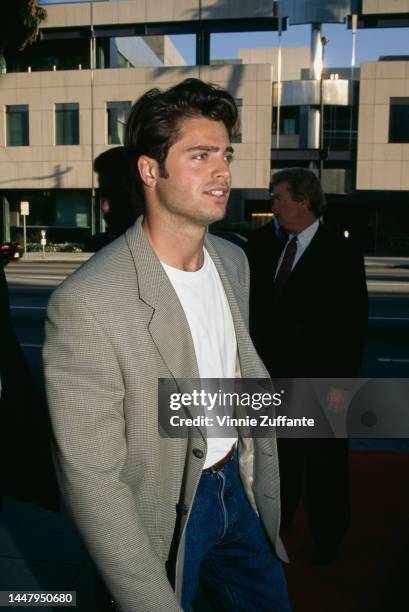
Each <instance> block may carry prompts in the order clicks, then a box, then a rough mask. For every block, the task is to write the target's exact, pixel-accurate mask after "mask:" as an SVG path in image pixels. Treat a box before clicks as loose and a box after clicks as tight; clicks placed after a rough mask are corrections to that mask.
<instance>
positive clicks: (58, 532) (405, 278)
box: [0, 259, 409, 612]
mask: <svg viewBox="0 0 409 612" xmlns="http://www.w3.org/2000/svg"><path fill="white" fill-rule="evenodd" d="M78 265H79V264H78V263H76V262H72V261H67V262H56V261H54V262H52V261H50V262H47V261H46V262H43V261H27V260H26V261H25V260H24V259H23V260H22V261H20V262H15V263H14V262H13V263H11V264H9V265H8V266H7V267H6V275H7V279H8V283H9V294H10V304H11V309H12V317H13V321H14V325H15V329H16V333H17V335H18V338H19V340H20V343H21V345H22V347H23V349H24V352H25V354H26V356H27V359H28V361H29V363H30V365H31V367H32V369H33V371H34V372H35V374H36V376H37V378H38V379H39V380H40V381H41V380H42V365H41V347H42V343H43V340H44V322H45V317H46V307H47V302H48V300H49V297H50V294H51V292H52V291H53V290H54V288H55V287H56V286H58V284H59V283H60V282H61V281H62V280H63V279H64V278H65V277H66V276H67V275H68V274H70V273H72V272H73V271H74V270H75V269H76V268H77V267H78ZM367 273H368V286H369V291H370V321H369V333H368V340H367V345H366V351H365V362H364V368H363V375H364V376H365V377H407V376H408V374H409V349H408V347H409V270H407V269H404V268H388V267H386V266H385V267H382V268H380V267H378V268H375V267H370V268H368V270H367ZM352 442H353V443H354V444H355V448H361V449H365V447H366V445H368V448H369V449H370V450H372V448H373V446H372V442H371V440H360V441H359V440H355V441H352ZM374 442H376V441H374ZM377 444H378V445H379V448H378V447H377V448H378V450H382V448H383V446H382V445H384V447H385V449H386V450H388V451H389V450H395V451H396V450H402V451H403V452H406V451H407V441H406V440H395V441H393V440H379V441H377ZM352 448H354V446H353V447H352ZM356 495H357V493H356ZM399 503H400V502H399ZM0 550H1V551H2V552H1V554H0V590H1V589H3V590H5V589H8V590H9V589H15V590H17V589H25V590H37V591H39V590H50V589H51V590H60V591H61V590H67V591H76V593H77V610H78V612H98V611H96V609H95V602H94V587H93V570H92V565H91V563H90V561H89V559H88V556H87V553H86V552H85V550H84V547H83V546H82V544H81V542H80V540H79V538H78V537H77V536H76V534H75V531H74V528H73V526H72V524H71V522H70V521H69V520H68V519H67V518H66V515H65V513H64V512H62V513H60V514H57V515H56V514H53V513H51V512H49V511H47V510H42V509H40V508H38V507H36V506H34V505H32V504H22V503H19V502H16V501H14V500H11V499H6V502H5V504H4V511H3V516H2V521H1V522H0ZM296 556H297V555H296ZM297 576H298V575H297ZM298 581H299V578H298V577H297V578H296V581H295V584H296V585H297V584H298ZM38 609H39V610H46V608H38ZM47 609H48V610H49V609H50V608H47ZM208 610H209V608H208V607H206V604H203V607H202V608H201V611H202V612H208Z"/></svg>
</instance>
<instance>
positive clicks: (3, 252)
mask: <svg viewBox="0 0 409 612" xmlns="http://www.w3.org/2000/svg"><path fill="white" fill-rule="evenodd" d="M23 255H24V249H23V247H22V246H21V244H19V243H18V242H15V241H13V242H5V243H4V244H2V245H1V246H0V262H1V263H2V264H3V266H7V264H8V263H9V261H11V260H12V259H21V258H22V257H23Z"/></svg>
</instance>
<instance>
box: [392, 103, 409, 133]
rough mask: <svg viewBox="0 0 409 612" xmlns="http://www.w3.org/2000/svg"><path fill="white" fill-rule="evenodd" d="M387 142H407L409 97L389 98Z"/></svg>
mask: <svg viewBox="0 0 409 612" xmlns="http://www.w3.org/2000/svg"><path fill="white" fill-rule="evenodd" d="M389 142H409V98H391V99H390V106H389Z"/></svg>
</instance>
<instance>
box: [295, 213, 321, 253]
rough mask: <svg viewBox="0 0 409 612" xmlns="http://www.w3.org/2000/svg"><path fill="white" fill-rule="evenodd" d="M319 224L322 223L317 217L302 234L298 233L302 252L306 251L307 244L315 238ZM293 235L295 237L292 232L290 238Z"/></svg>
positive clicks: (299, 246)
mask: <svg viewBox="0 0 409 612" xmlns="http://www.w3.org/2000/svg"><path fill="white" fill-rule="evenodd" d="M319 225H320V222H319V220H318V219H316V220H315V221H314V223H311V225H309V226H308V227H307V228H306V229H305V230H303V231H302V232H301V233H300V234H298V236H297V242H298V248H299V249H300V250H301V252H304V251H305V249H306V248H307V246H308V245H309V244H310V242H311V240H312V239H313V238H314V236H315V234H316V232H317V230H318V228H319ZM292 237H293V234H290V235H289V240H291V238H292Z"/></svg>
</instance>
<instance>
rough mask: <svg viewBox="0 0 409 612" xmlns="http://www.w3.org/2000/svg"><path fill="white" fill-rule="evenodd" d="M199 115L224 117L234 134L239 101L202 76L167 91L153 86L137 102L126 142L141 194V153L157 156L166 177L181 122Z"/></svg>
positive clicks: (218, 118)
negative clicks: (171, 151) (167, 161)
mask: <svg viewBox="0 0 409 612" xmlns="http://www.w3.org/2000/svg"><path fill="white" fill-rule="evenodd" d="M196 117H206V118H208V119H212V120H213V121H221V122H222V123H224V125H225V126H226V130H227V132H228V134H229V136H230V137H231V134H232V130H233V128H234V126H235V125H236V123H237V120H238V111H237V106H236V102H235V100H234V98H233V96H231V95H230V94H229V92H228V91H226V90H225V89H222V88H221V87H217V86H216V85H211V84H210V83H204V82H203V81H201V80H200V79H185V80H184V81H182V82H181V83H179V84H178V85H175V86H173V87H170V88H169V89H166V90H165V91H161V90H160V89H156V88H155V89H150V90H149V91H147V92H146V93H145V94H144V95H143V96H142V97H141V98H139V100H137V101H136V102H135V104H134V105H133V107H132V110H131V112H130V114H129V117H128V121H127V124H126V133H125V146H126V148H127V150H128V153H129V156H130V158H131V159H132V162H133V163H132V166H133V172H134V177H135V180H136V185H137V188H138V191H139V192H140V193H141V196H142V197H143V188H142V182H141V179H140V176H139V172H138V170H137V168H136V162H137V161H138V159H139V157H140V156H141V155H147V156H149V157H152V158H153V159H155V160H156V161H157V162H158V165H159V172H160V176H161V177H163V178H166V177H167V173H166V168H165V161H166V157H167V155H168V152H169V149H170V147H171V146H172V145H173V144H175V142H177V141H178V140H179V138H180V128H181V124H182V122H183V121H184V120H185V119H193V118H196Z"/></svg>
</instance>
